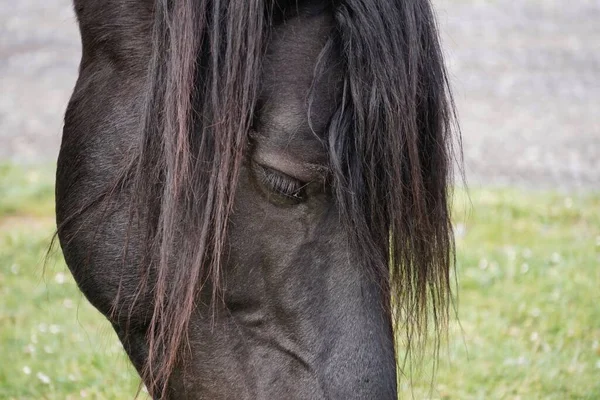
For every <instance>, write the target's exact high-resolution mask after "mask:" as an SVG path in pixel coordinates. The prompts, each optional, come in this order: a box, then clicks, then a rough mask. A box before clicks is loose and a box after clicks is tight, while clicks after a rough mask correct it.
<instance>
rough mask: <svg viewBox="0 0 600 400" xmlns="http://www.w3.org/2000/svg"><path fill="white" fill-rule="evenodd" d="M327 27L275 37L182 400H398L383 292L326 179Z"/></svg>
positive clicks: (330, 104) (305, 26) (199, 316)
mask: <svg viewBox="0 0 600 400" xmlns="http://www.w3.org/2000/svg"><path fill="white" fill-rule="evenodd" d="M329 29H330V20H329V18H328V17H327V16H323V15H321V16H313V17H307V18H304V17H298V18H295V19H293V20H290V21H289V22H287V23H286V24H283V25H282V26H281V27H279V28H277V29H276V30H275V32H274V33H273V36H272V40H271V42H270V45H269V48H268V52H267V55H266V59H265V65H264V72H263V77H262V80H261V94H260V96H259V106H258V108H257V112H256V117H255V122H254V127H253V132H252V134H251V143H250V146H249V152H248V155H247V158H246V161H245V163H244V165H243V167H242V171H241V173H240V180H239V183H238V189H237V193H236V198H235V206H234V212H233V215H232V217H231V227H230V231H229V232H230V253H229V254H228V265H227V268H226V270H225V279H224V280H225V292H224V300H225V307H224V310H223V311H221V312H220V313H219V315H218V317H217V318H216V322H215V325H214V326H212V325H211V321H210V315H211V314H210V313H209V312H207V310H206V309H204V310H202V309H199V310H197V311H196V312H195V314H194V316H193V319H192V321H193V327H192V329H191V331H190V333H189V335H190V340H191V347H190V352H189V354H188V361H187V363H186V367H185V368H184V369H183V370H182V371H181V372H180V373H181V375H180V376H179V379H180V380H179V382H178V384H177V385H176V386H177V389H173V390H176V391H177V392H178V393H180V391H181V390H183V389H181V388H183V387H185V388H187V389H188V390H190V391H192V392H195V393H203V395H205V396H206V398H264V399H280V398H281V399H283V398H286V399H287V398H298V399H309V398H310V399H319V398H323V399H325V398H327V399H336V398H337V399H392V398H395V396H396V394H395V393H396V389H395V386H396V371H395V368H396V366H395V361H394V347H393V338H392V329H391V324H390V318H389V316H388V314H387V313H386V310H385V307H384V306H383V299H384V295H383V293H382V289H381V288H380V287H379V286H378V285H377V284H376V282H375V281H374V279H373V276H370V275H369V274H368V273H367V271H366V268H365V267H364V266H363V265H361V264H360V263H357V262H355V260H356V258H355V256H354V255H353V253H352V251H351V250H352V249H350V248H349V238H348V235H347V232H345V230H344V228H343V226H342V224H340V221H339V216H338V209H337V206H336V204H335V201H334V197H333V196H332V193H331V188H330V183H329V177H328V173H327V171H328V166H327V163H328V156H327V152H326V148H325V146H324V141H325V132H326V130H327V128H328V122H329V120H330V119H331V116H332V113H333V111H334V110H335V108H336V105H337V103H338V101H339V98H340V96H341V85H340V79H339V77H340V75H341V74H340V71H339V69H338V67H337V64H336V59H335V56H333V57H330V59H327V60H321V61H323V62H324V64H325V65H324V68H323V71H324V72H323V74H322V75H321V76H320V77H319V78H318V79H317V80H316V81H315V79H314V71H315V67H316V65H317V60H318V58H319V54H320V52H321V50H322V48H323V46H324V45H325V40H326V38H327V37H328V34H329ZM309 98H311V101H310V107H309V106H308V103H309V102H308V101H307V99H309ZM309 119H310V120H309Z"/></svg>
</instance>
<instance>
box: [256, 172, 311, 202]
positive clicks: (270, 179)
mask: <svg viewBox="0 0 600 400" xmlns="http://www.w3.org/2000/svg"><path fill="white" fill-rule="evenodd" d="M253 164H254V170H255V173H256V177H257V178H258V181H259V182H260V184H261V185H262V186H263V187H265V188H266V189H268V190H269V192H271V193H273V194H275V195H277V196H280V197H281V198H282V200H285V201H286V202H288V203H292V204H298V203H301V202H303V201H304V200H306V192H305V188H306V185H307V183H305V182H302V181H299V180H298V179H296V178H292V177H291V176H289V175H286V174H284V173H282V172H279V171H277V170H274V169H272V168H269V167H265V166H263V165H260V164H257V163H253Z"/></svg>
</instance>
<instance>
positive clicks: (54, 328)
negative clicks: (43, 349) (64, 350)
mask: <svg viewBox="0 0 600 400" xmlns="http://www.w3.org/2000/svg"><path fill="white" fill-rule="evenodd" d="M58 332H60V326H58V325H50V333H51V334H53V335H56V334H57V333H58Z"/></svg>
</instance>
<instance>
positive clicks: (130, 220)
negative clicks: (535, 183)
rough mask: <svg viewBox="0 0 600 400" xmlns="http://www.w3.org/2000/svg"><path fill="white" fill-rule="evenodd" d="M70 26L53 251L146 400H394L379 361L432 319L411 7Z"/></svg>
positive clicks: (417, 37)
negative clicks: (77, 42)
mask: <svg viewBox="0 0 600 400" xmlns="http://www.w3.org/2000/svg"><path fill="white" fill-rule="evenodd" d="M75 9H76V13H77V17H78V21H79V25H80V30H81V38H82V43H83V55H82V59H81V65H80V70H79V79H78V81H77V85H76V87H75V90H74V92H73V95H72V98H71V101H70V103H69V106H68V109H67V112H66V116H65V126H64V132H63V141H62V147H61V152H60V156H59V160H58V172H57V186H56V199H57V220H58V227H59V228H58V236H59V239H60V243H61V246H62V249H63V251H64V255H65V259H66V261H67V264H68V266H69V268H70V269H71V271H72V273H73V275H74V277H75V280H76V281H77V283H78V285H79V287H80V289H81V290H82V292H83V293H84V294H85V295H86V297H87V298H88V299H89V301H90V302H91V303H92V304H93V305H94V306H95V307H96V308H97V309H98V310H100V311H101V312H102V313H103V314H104V315H105V316H106V317H107V318H108V319H109V320H110V322H111V323H112V325H113V327H114V329H115V330H116V332H117V333H118V335H119V338H120V339H121V341H122V343H123V345H124V347H125V350H126V351H127V354H128V355H129V357H130V359H131V361H132V362H133V364H134V365H135V367H136V368H137V370H138V371H139V373H140V375H141V376H142V379H143V382H144V383H145V384H146V386H147V387H148V389H149V391H150V393H151V395H152V396H153V397H154V398H175V399H180V398H181V399H183V398H203V399H393V398H396V396H397V389H396V384H397V383H396V382H397V360H398V359H397V357H396V351H395V349H396V347H401V348H402V350H401V351H402V352H405V351H406V352H410V349H411V346H412V347H413V348H414V347H415V346H418V345H419V344H421V343H422V338H423V335H424V332H426V331H427V330H428V325H429V326H432V325H433V327H435V328H437V329H438V330H439V329H440V328H443V326H444V324H445V323H446V321H447V316H448V304H449V302H450V283H449V271H450V269H451V266H452V263H453V236H452V229H451V223H450V219H449V205H448V193H447V191H448V188H449V179H450V166H451V156H452V151H451V150H452V140H451V136H450V135H451V130H452V127H453V121H454V118H453V106H452V100H451V96H450V92H449V89H448V83H447V77H446V72H445V69H444V65H443V60H442V54H441V51H440V45H439V42H438V37H437V31H436V26H435V22H434V16H433V13H432V9H431V5H430V4H429V1H428V0H376V1H375V0H75ZM395 341H397V342H398V344H397V345H395Z"/></svg>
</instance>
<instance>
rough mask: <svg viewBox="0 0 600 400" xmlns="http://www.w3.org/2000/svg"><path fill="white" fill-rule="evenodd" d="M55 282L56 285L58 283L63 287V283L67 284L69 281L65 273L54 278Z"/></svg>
mask: <svg viewBox="0 0 600 400" xmlns="http://www.w3.org/2000/svg"><path fill="white" fill-rule="evenodd" d="M54 281H55V282H56V283H58V284H59V285H62V284H63V283H65V282H66V281H67V278H66V276H65V274H64V272H59V273H57V274H56V275H55V276H54Z"/></svg>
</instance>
